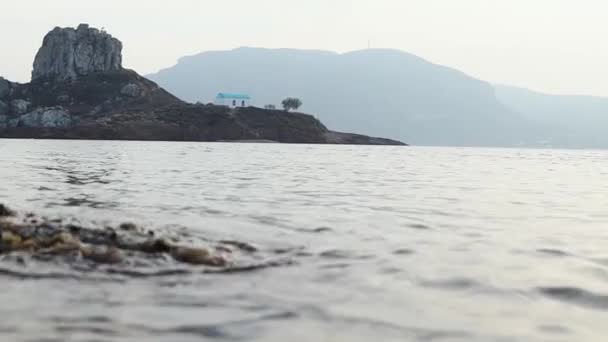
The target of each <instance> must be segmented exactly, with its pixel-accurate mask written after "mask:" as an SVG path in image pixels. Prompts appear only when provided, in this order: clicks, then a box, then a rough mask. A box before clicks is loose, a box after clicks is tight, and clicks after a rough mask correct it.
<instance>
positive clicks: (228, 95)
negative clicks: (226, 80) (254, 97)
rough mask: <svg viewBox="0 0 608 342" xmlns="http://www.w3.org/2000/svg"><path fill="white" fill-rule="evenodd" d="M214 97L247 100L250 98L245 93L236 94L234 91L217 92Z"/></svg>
mask: <svg viewBox="0 0 608 342" xmlns="http://www.w3.org/2000/svg"><path fill="white" fill-rule="evenodd" d="M216 98H218V99H238V100H249V99H251V98H250V97H249V95H247V94H236V93H219V94H217V96H216Z"/></svg>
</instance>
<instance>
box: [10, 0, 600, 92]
mask: <svg viewBox="0 0 608 342" xmlns="http://www.w3.org/2000/svg"><path fill="white" fill-rule="evenodd" d="M0 3H1V5H2V6H1V7H2V10H1V11H0V32H1V33H0V46H1V48H0V53H1V57H0V58H1V59H0V61H1V63H0V75H2V76H4V77H6V78H9V79H11V80H15V81H21V82H24V81H27V80H29V75H30V71H31V65H32V62H33V58H34V55H35V53H36V50H37V49H38V47H39V46H40V44H41V42H42V37H43V36H44V34H45V33H46V32H47V31H49V30H50V29H52V28H53V27H55V26H76V25H78V24H79V23H81V22H87V23H90V24H91V25H93V26H96V27H105V28H106V30H107V31H108V32H110V33H111V34H113V35H114V36H115V37H117V38H119V39H120V40H122V41H123V43H124V45H125V49H124V51H123V52H124V62H125V65H126V66H127V67H129V68H133V69H136V70H137V71H139V72H140V73H142V74H145V73H150V72H154V71H157V70H158V69H161V68H165V67H168V66H171V65H173V64H175V62H176V60H177V58H179V57H181V56H184V55H191V54H195V53H198V52H202V51H207V50H218V49H222V50H223V49H231V48H235V47H239V46H254V47H271V48H275V47H290V48H303V49H324V50H333V51H338V52H344V51H351V50H357V49H362V48H366V47H367V45H368V41H371V46H372V47H374V48H395V49H400V50H404V51H407V52H410V53H414V54H416V55H419V56H421V57H423V58H425V59H428V60H430V61H432V62H434V63H438V64H444V65H448V66H451V67H454V68H457V69H460V70H462V71H464V72H466V73H468V74H471V75H473V76H475V77H478V78H481V79H484V80H487V81H491V82H495V83H506V84H512V85H518V86H525V87H528V88H532V89H536V90H541V91H545V92H552V93H576V94H590V95H603V96H608V20H607V19H606V18H607V15H608V1H606V0H228V1H223V0H213V1H210V0H171V1H167V0H146V1H139V0H103V1H86V0H53V1H47V0H19V1H12V0H0Z"/></svg>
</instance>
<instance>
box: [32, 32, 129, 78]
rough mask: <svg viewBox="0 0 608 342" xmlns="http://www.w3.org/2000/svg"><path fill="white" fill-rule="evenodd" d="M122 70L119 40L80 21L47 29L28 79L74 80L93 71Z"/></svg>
mask: <svg viewBox="0 0 608 342" xmlns="http://www.w3.org/2000/svg"><path fill="white" fill-rule="evenodd" d="M121 69H122V43H121V42H120V41H119V40H118V39H116V38H114V37H112V36H111V35H109V34H108V33H106V32H104V31H99V30H97V29H94V28H90V27H89V25H87V24H81V25H79V26H78V28H77V29H73V28H59V27H56V28H55V29H54V30H52V31H51V32H49V33H48V34H47V35H46V37H44V41H43V43H42V47H41V48H40V50H38V53H37V54H36V59H35V60H34V70H33V71H32V80H36V79H40V78H47V79H52V80H56V81H64V80H68V79H75V78H77V77H78V76H84V75H88V74H90V73H94V72H108V71H117V70H121Z"/></svg>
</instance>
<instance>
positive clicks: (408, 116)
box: [148, 48, 541, 146]
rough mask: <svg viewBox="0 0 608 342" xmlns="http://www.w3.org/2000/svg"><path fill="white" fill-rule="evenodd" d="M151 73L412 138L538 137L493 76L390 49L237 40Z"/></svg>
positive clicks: (508, 141)
mask: <svg viewBox="0 0 608 342" xmlns="http://www.w3.org/2000/svg"><path fill="white" fill-rule="evenodd" d="M148 77H150V78H151V79H152V80H154V81H156V82H158V83H159V84H160V85H161V86H163V87H165V88H166V89H168V90H169V91H171V92H172V93H174V94H176V95H177V96H179V97H180V98H182V99H184V100H187V101H193V102H194V101H203V102H208V101H211V100H212V99H213V97H214V96H215V94H216V93H218V92H220V91H234V92H246V93H248V94H250V95H251V96H252V97H253V98H254V101H255V102H256V105H258V106H263V105H265V104H278V103H280V100H281V99H283V98H285V97H287V96H297V97H300V98H301V99H302V100H303V101H304V109H305V110H306V111H308V112H313V113H316V115H317V116H318V117H319V119H321V120H322V121H323V122H324V123H325V124H326V125H327V126H328V127H329V128H330V129H337V130H346V131H353V132H357V133H362V134H370V135H379V136H387V137H391V138H394V139H407V141H408V142H412V143H414V144H429V145H489V146H512V145H521V144H526V143H530V144H531V143H534V142H535V141H537V140H541V139H538V137H537V136H536V135H537V134H536V132H537V131H538V128H537V127H536V126H535V125H533V124H531V123H530V122H528V121H527V120H526V119H524V118H523V117H520V116H519V115H518V114H517V113H515V111H513V110H511V109H509V108H508V107H507V106H505V105H504V104H503V103H501V102H499V101H498V100H497V99H496V97H495V94H494V89H493V87H492V86H491V85H490V84H488V83H486V82H483V81H480V80H476V79H474V78H472V77H470V76H467V75H465V74H464V73H462V72H459V71H457V70H454V69H450V68H447V67H443V66H439V65H436V64H432V63H430V62H427V61H425V60H423V59H421V58H419V57H416V56H414V55H411V54H407V53H404V52H400V51H394V50H363V51H356V52H351V53H345V54H337V53H332V52H325V51H303V50H289V49H278V50H271V49H257V48H239V49H235V50H231V51H216V52H205V53H201V54H198V55H195V56H190V57H184V58H181V59H180V60H179V62H178V63H177V65H175V66H173V67H171V68H168V69H165V70H162V71H160V72H158V73H156V74H153V75H149V76H148Z"/></svg>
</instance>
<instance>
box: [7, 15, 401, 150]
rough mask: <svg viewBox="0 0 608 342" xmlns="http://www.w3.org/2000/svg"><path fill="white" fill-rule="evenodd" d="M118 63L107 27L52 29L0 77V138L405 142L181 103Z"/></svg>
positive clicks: (273, 115)
mask: <svg viewBox="0 0 608 342" xmlns="http://www.w3.org/2000/svg"><path fill="white" fill-rule="evenodd" d="M121 63H122V43H121V42H120V41H119V40H118V39H116V38H114V37H112V36H111V35H110V34H108V33H106V32H104V31H100V30H97V29H95V28H91V27H89V26H88V25H86V24H81V25H80V26H78V27H77V28H76V29H74V28H55V29H53V30H52V31H51V32H49V33H48V34H47V35H46V36H45V38H44V41H43V44H42V47H41V48H40V50H39V51H38V53H37V54H36V58H35V61H34V68H33V71H32V80H31V82H30V83H27V84H19V83H14V82H10V81H8V80H5V79H3V78H1V77H0V138H40V139H106V140H167V141H260V140H261V141H276V142H281V143H309V144H364V145H405V144H404V143H402V142H399V141H395V140H390V139H383V138H373V137H367V136H364V135H358V134H349V133H340V132H333V131H330V130H329V129H327V128H326V127H325V126H324V125H323V124H322V123H321V122H320V121H319V120H317V119H316V118H315V117H313V116H312V115H307V114H302V113H291V112H285V111H279V110H266V109H261V108H255V107H248V108H237V109H230V108H228V107H224V106H215V105H203V104H190V103H186V102H184V101H182V100H180V99H178V98H177V97H175V96H173V95H172V94H170V93H169V92H167V91H165V90H164V89H162V88H161V87H159V86H158V85H157V84H156V83H154V82H152V81H150V80H148V79H146V78H145V77H142V76H140V75H139V74H137V73H136V72H135V71H132V70H127V69H124V68H123V67H122V64H121Z"/></svg>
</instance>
